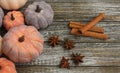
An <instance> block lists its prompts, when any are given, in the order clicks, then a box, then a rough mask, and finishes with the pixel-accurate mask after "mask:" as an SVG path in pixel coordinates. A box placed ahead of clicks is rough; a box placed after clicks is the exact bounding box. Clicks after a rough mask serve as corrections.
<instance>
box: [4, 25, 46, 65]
mask: <svg viewBox="0 0 120 73" xmlns="http://www.w3.org/2000/svg"><path fill="white" fill-rule="evenodd" d="M43 43H44V41H43V38H42V35H41V34H40V33H39V32H38V31H37V29H36V28H35V27H33V26H26V25H20V26H17V27H14V28H11V29H10V30H9V31H8V32H7V34H6V35H5V36H4V37H3V45H2V51H3V53H4V54H5V55H6V56H8V57H9V58H10V59H11V60H12V61H14V62H17V63H25V62H30V61H32V60H34V59H36V58H37V57H38V56H39V55H40V54H41V53H42V49H43Z"/></svg>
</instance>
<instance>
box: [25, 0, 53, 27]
mask: <svg viewBox="0 0 120 73" xmlns="http://www.w3.org/2000/svg"><path fill="white" fill-rule="evenodd" d="M24 14H25V20H26V22H27V24H28V25H33V26H35V27H36V28H37V29H44V28H46V27H47V26H48V25H50V24H51V23H52V21H53V16H54V12H53V10H52V8H51V6H50V5H49V4H47V3H46V2H44V1H41V2H34V3H33V4H31V5H29V6H28V8H26V10H25V12H24Z"/></svg>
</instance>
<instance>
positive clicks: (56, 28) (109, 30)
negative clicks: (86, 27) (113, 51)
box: [40, 22, 120, 42]
mask: <svg viewBox="0 0 120 73" xmlns="http://www.w3.org/2000/svg"><path fill="white" fill-rule="evenodd" d="M83 23H84V24H86V23H87V22H83ZM96 26H98V27H103V28H104V29H105V33H106V34H108V35H109V37H110V38H109V39H108V40H99V39H95V38H91V37H82V36H74V35H71V34H70V31H71V29H70V28H69V22H53V24H51V25H50V26H49V27H48V28H47V29H45V30H40V32H41V33H42V34H43V36H44V38H45V41H47V40H48V38H49V37H50V36H52V35H53V34H54V35H55V34H56V35H59V36H60V39H62V40H63V39H64V38H69V39H72V40H74V41H75V42H120V38H119V37H120V23H119V22H99V23H98V24H97V25H96Z"/></svg>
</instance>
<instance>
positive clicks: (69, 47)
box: [63, 39, 75, 50]
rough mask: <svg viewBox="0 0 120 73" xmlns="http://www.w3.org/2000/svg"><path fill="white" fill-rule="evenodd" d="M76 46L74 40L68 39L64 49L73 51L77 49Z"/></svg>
mask: <svg viewBox="0 0 120 73" xmlns="http://www.w3.org/2000/svg"><path fill="white" fill-rule="evenodd" d="M74 45H75V43H74V42H73V41H72V40H69V39H66V40H65V41H64V44H63V47H64V48H65V49H68V50H70V49H73V48H74V47H75V46H74Z"/></svg>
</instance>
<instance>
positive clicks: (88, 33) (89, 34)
mask: <svg viewBox="0 0 120 73" xmlns="http://www.w3.org/2000/svg"><path fill="white" fill-rule="evenodd" d="M71 34H73V35H78V36H86V37H93V38H98V39H103V40H106V39H108V38H109V37H108V35H106V34H102V33H96V32H91V31H86V32H85V33H83V34H81V33H80V32H79V31H78V29H76V28H73V29H72V30H71Z"/></svg>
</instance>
